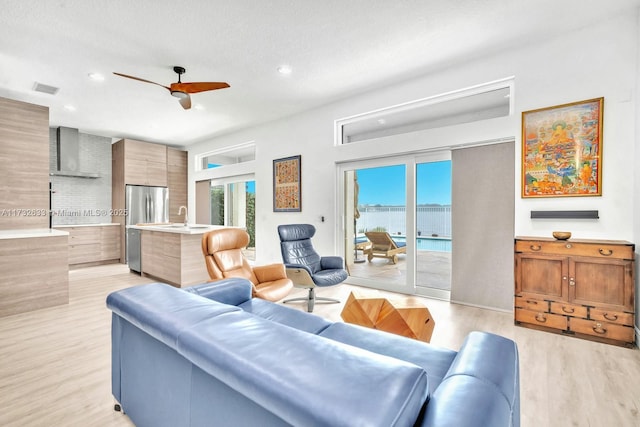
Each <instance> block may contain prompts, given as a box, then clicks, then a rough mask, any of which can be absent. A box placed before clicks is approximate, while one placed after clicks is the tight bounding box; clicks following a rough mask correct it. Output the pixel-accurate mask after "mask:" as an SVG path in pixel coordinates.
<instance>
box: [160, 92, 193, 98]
mask: <svg viewBox="0 0 640 427" xmlns="http://www.w3.org/2000/svg"><path fill="white" fill-rule="evenodd" d="M165 93H166V92H165ZM171 95H172V96H175V97H176V98H179V99H184V98H188V97H189V94H188V93H186V92H182V91H180V90H172V91H171Z"/></svg>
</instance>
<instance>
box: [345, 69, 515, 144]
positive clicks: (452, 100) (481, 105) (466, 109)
mask: <svg viewBox="0 0 640 427" xmlns="http://www.w3.org/2000/svg"><path fill="white" fill-rule="evenodd" d="M512 80H513V79H511V78H510V79H504V80H500V81H497V82H491V83H486V84H483V85H479V86H474V87H471V88H466V89H462V90H458V91H454V92H449V93H445V94H441V95H436V96H433V97H429V98H423V99H418V100H415V101H411V102H408V103H405V104H400V105H395V106H392V107H388V108H383V109H381V110H377V111H372V112H368V113H364V114H359V115H356V116H352V117H347V118H344V119H340V120H337V121H336V143H337V144H338V145H340V144H350V143H354V142H360V141H366V140H371V139H375V138H381V137H385V136H391V135H399V134H403V133H408V132H415V131H420V130H425V129H433V128H438V127H445V126H453V125H458V124H463V123H470V122H475V121H480V120H486V119H491V118H496V117H504V116H508V115H509V114H510V112H511V111H512V101H511V91H512V83H513V82H512Z"/></svg>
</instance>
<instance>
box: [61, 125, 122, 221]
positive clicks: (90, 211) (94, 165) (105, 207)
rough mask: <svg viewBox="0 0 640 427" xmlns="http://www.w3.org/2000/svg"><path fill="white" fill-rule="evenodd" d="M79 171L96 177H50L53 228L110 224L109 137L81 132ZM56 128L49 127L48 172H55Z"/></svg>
mask: <svg viewBox="0 0 640 427" xmlns="http://www.w3.org/2000/svg"><path fill="white" fill-rule="evenodd" d="M79 136H80V155H79V156H80V159H79V161H80V169H81V170H82V171H84V172H93V173H97V174H98V175H99V178H78V177H69V176H57V175H50V177H49V178H50V181H51V188H52V190H53V191H54V192H53V193H52V194H51V210H52V212H53V218H52V225H53V226H56V225H74V224H100V223H110V222H111V215H110V212H109V211H110V209H111V138H106V137H102V136H96V135H89V134H85V133H80V135H79ZM56 143H57V135H56V128H49V171H50V172H55V171H56V170H57V150H56Z"/></svg>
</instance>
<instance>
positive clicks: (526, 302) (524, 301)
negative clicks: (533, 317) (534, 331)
mask: <svg viewBox="0 0 640 427" xmlns="http://www.w3.org/2000/svg"><path fill="white" fill-rule="evenodd" d="M515 307H516V308H524V309H526V310H531V311H535V312H548V311H549V301H545V300H542V299H537V298H527V297H520V296H516V299H515Z"/></svg>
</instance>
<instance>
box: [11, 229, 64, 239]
mask: <svg viewBox="0 0 640 427" xmlns="http://www.w3.org/2000/svg"><path fill="white" fill-rule="evenodd" d="M68 235H69V233H68V232H66V231H61V230H55V229H53V228H24V229H18V230H0V239H32V238H36V237H64V236H68Z"/></svg>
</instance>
